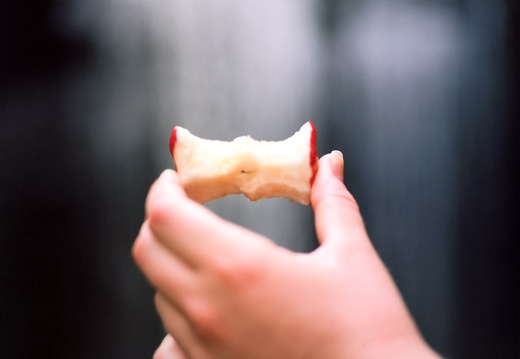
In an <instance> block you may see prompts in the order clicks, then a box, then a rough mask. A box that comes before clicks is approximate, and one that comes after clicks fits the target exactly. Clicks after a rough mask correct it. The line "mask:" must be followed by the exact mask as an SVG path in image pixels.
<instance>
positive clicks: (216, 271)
mask: <svg viewBox="0 0 520 359" xmlns="http://www.w3.org/2000/svg"><path fill="white" fill-rule="evenodd" d="M256 262H257V261H256V257H254V256H251V255H248V254H247V253H244V252H242V253H234V254H233V255H228V256H221V257H219V258H216V259H215V261H214V263H213V268H212V270H213V275H214V276H215V277H216V279H217V280H218V281H219V282H220V283H221V284H224V285H226V286H228V287H244V286H246V285H251V284H252V283H254V282H255V281H256V279H257V278H258V276H259V266H258V265H257V263H256Z"/></svg>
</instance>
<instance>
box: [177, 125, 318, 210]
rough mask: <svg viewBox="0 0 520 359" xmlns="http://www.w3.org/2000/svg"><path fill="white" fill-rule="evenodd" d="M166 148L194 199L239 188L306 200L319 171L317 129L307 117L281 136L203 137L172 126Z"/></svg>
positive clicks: (240, 191) (259, 195) (202, 199)
mask: <svg viewBox="0 0 520 359" xmlns="http://www.w3.org/2000/svg"><path fill="white" fill-rule="evenodd" d="M170 152H171V154H172V157H173V161H174V164H175V168H176V170H177V172H178V174H179V176H180V178H181V180H182V182H183V184H184V189H185V190H186V193H187V195H188V196H189V197H190V198H192V199H193V200H195V201H197V202H200V203H204V202H208V201H211V200H215V199H218V198H221V197H224V196H227V195H231V194H243V195H245V196H246V197H247V198H249V199H250V200H252V201H256V200H258V199H261V198H270V197H285V198H288V199H290V200H291V201H293V202H299V203H301V204H303V205H309V204H310V189H311V186H312V184H313V182H314V177H315V176H316V172H317V171H318V155H317V151H316V129H315V127H314V125H313V124H312V122H310V121H309V122H307V123H305V124H304V125H303V126H302V127H301V128H300V130H299V131H298V132H296V133H295V134H294V135H293V136H291V137H289V138H287V139H286V140H283V141H257V140H254V139H253V138H251V137H249V136H241V137H238V138H236V139H234V140H233V141H230V142H227V141H218V140H207V139H203V138H200V137H197V136H195V135H193V134H191V133H190V132H189V131H188V130H186V129H185V128H182V127H180V126H175V127H174V129H173V131H172V133H171V136H170Z"/></svg>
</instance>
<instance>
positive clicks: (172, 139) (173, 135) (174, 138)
mask: <svg viewBox="0 0 520 359" xmlns="http://www.w3.org/2000/svg"><path fill="white" fill-rule="evenodd" d="M176 143H177V126H175V127H174V128H173V130H172V133H171V135H170V153H171V155H172V157H173V151H174V150H175V144H176Z"/></svg>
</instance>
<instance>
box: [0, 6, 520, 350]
mask: <svg viewBox="0 0 520 359" xmlns="http://www.w3.org/2000/svg"><path fill="white" fill-rule="evenodd" d="M0 18H1V19H2V22H0V27H1V30H2V31H0V49H1V55H0V85H1V87H0V91H1V97H0V126H1V127H0V148H1V151H0V168H1V174H0V188H1V191H0V285H1V289H0V300H1V302H0V304H1V305H0V308H1V309H0V322H2V323H4V325H3V326H2V332H1V333H0V334H1V336H0V338H1V339H0V356H2V357H6V358H27V357H38V358H62V357H67V358H68V357H74V358H142V357H151V355H152V353H153V350H154V348H155V347H156V346H157V345H158V344H159V343H160V340H161V337H162V336H163V335H164V332H163V330H162V327H161V324H160V322H159V320H158V317H157V315H156V314H155V312H154V308H153V301H152V298H153V292H152V290H151V288H150V287H149V285H148V284H147V283H146V281H145V280H144V279H143V277H142V275H141V274H140V273H139V272H138V270H137V269H136V267H135V265H134V264H133V262H132V259H131V257H130V248H131V245H132V243H133V240H134V238H135V235H136V234H137V231H138V230H139V226H140V224H141V222H142V219H143V215H144V213H143V204H144V199H145V196H146V192H147V190H148V188H149V186H150V184H151V183H152V181H153V180H154V179H155V178H156V177H157V176H158V175H159V173H160V172H161V171H162V170H163V169H164V168H167V167H170V168H171V167H172V162H171V158H170V155H169V153H168V147H167V146H168V145H167V142H168V137H169V133H170V131H171V129H172V127H173V126H174V125H175V124H180V125H182V126H184V127H186V128H188V129H190V130H191V131H192V132H193V133H195V134H197V135H200V136H202V137H207V138H219V139H232V138H234V137H236V136H239V135H243V134H250V135H252V136H253V137H255V138H258V139H272V140H278V139H283V138H286V137H288V136H290V135H292V134H293V133H294V132H295V131H296V130H297V129H298V128H299V126H300V125H301V124H303V123H304V122H305V121H307V120H313V121H314V123H315V124H316V127H317V129H318V145H319V150H320V153H321V154H324V153H326V152H329V151H330V150H332V149H335V148H337V149H341V150H342V151H343V152H344V154H345V161H346V168H345V175H346V176H345V178H346V183H347V185H348V187H349V189H350V190H351V191H352V192H353V194H354V195H355V196H356V198H357V199H358V201H359V203H360V206H361V209H362V212H363V215H364V218H365V221H366V224H367V228H368V231H369V233H370V235H371V238H372V240H373V242H374V244H375V246H376V248H377V249H378V251H379V252H380V254H381V257H382V258H383V260H384V261H385V264H386V265H387V266H388V268H389V270H390V272H391V273H392V275H393V276H394V278H395V280H396V282H397V284H398V286H399V288H400V290H401V291H402V293H403V296H404V298H405V300H406V302H407V303H408V305H409V307H410V310H411V312H412V314H413V315H414V317H415V318H416V320H417V322H418V325H419V327H420V328H421V330H422V332H423V333H424V335H425V338H426V339H427V341H428V342H430V343H431V344H432V345H433V346H434V348H435V349H437V350H439V351H440V352H441V353H442V354H444V355H445V356H446V357H448V358H489V357H493V355H495V354H496V356H497V357H500V358H515V357H518V355H520V349H519V342H518V337H519V333H520V328H519V325H520V324H519V323H520V320H519V318H520V315H519V308H518V305H517V303H518V299H519V286H518V269H517V268H516V263H518V259H519V251H518V244H517V240H518V234H519V231H518V224H516V223H517V222H518V221H517V220H518V213H519V212H518V202H519V199H518V194H519V193H520V191H518V184H517V182H518V181H517V180H516V175H518V164H517V162H518V161H517V158H518V152H519V151H518V145H517V140H516V137H515V135H514V133H515V129H518V125H517V123H518V121H517V120H518V118H517V116H516V114H517V113H518V106H519V105H518V104H519V103H520V101H519V100H518V94H519V93H520V92H519V91H518V90H519V87H518V86H519V84H520V80H519V72H518V69H517V66H516V65H517V64H518V61H520V54H519V53H518V50H517V48H518V47H517V46H516V43H517V42H518V39H519V34H518V31H519V30H518V28H520V27H518V26H515V25H518V19H519V18H520V10H519V8H518V6H517V5H516V4H515V3H514V2H512V1H495V2H484V1H479V0H468V1H457V2H446V1H441V0H429V1H422V2H411V1H404V0H402V1H397V2H392V4H389V3H388V2H387V1H383V0H371V1H368V0H365V1H361V0H352V1H343V2H342V1H298V0H289V1H276V0H267V1H261V2H259V1H256V2H254V1H239V0H226V1H221V2H212V1H208V0H204V1H188V0H173V1H167V0H150V1H138V0H126V1H125V0H108V1H101V0H93V1H89V2H81V1H69V2H66V3H64V2H58V1H50V0H49V1H26V2H19V3H8V2H5V3H3V4H2V5H0ZM515 116H516V117H515ZM208 207H209V208H211V209H212V210H214V211H215V212H217V213H218V214H219V215H221V216H223V217H225V218H228V219H230V220H232V221H234V222H236V223H239V224H241V225H244V226H247V227H249V228H252V229H254V230H256V231H259V232H261V233H263V234H265V235H266V236H268V237H270V238H272V239H273V240H275V241H276V242H277V243H279V244H280V245H283V246H286V247H288V248H290V249H293V250H297V251H310V250H312V249H313V248H314V246H315V238H314V233H313V227H312V225H311V223H312V213H311V210H310V208H307V207H303V206H300V205H297V204H294V203H288V202H287V201H285V200H278V199H272V200H265V201H260V202H257V203H251V202H249V201H248V200H246V199H244V198H241V197H230V198H225V199H222V200H219V201H216V202H213V203H210V204H208ZM389 325H391V323H389Z"/></svg>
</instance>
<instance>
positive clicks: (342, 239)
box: [311, 151, 369, 254]
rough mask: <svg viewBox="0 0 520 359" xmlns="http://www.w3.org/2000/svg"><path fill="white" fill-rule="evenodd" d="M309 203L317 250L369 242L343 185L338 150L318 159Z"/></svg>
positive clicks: (340, 250) (340, 249)
mask: <svg viewBox="0 0 520 359" xmlns="http://www.w3.org/2000/svg"><path fill="white" fill-rule="evenodd" d="M311 204H312V208H313V210H314V221H315V226H316V234H317V236H318V241H319V242H320V244H321V247H320V249H321V250H333V251H334V252H335V253H337V254H341V253H347V252H349V251H350V250H351V248H352V246H356V245H360V244H361V245H363V244H368V243H369V239H368V236H367V234H366V231H365V226H364V224H363V219H362V218H361V214H360V212H359V207H358V205H357V203H356V200H355V199H354V197H353V196H352V194H351V193H350V192H349V191H348V190H347V188H346V187H345V185H344V184H343V155H342V153H341V152H339V151H332V153H330V154H327V155H325V156H323V157H322V158H321V159H320V162H319V170H318V173H317V174H316V179H315V180H314V184H313V186H312V190H311Z"/></svg>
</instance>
